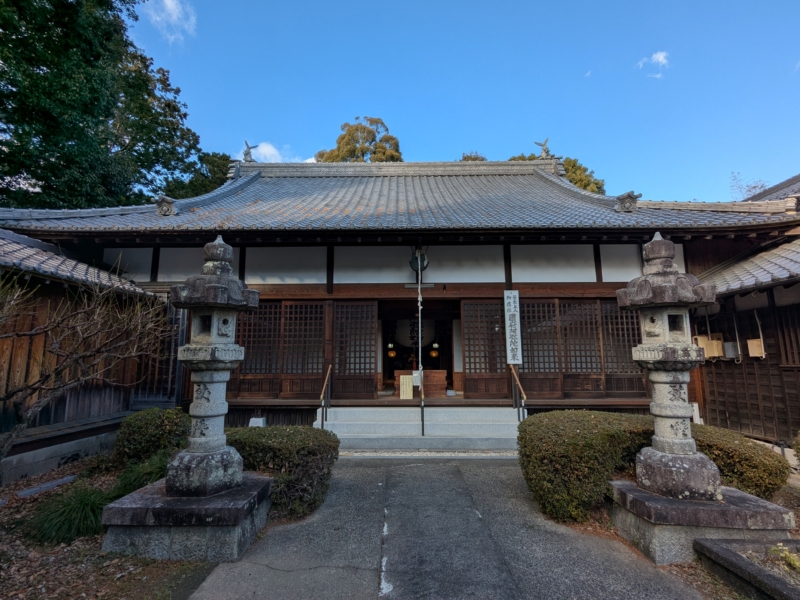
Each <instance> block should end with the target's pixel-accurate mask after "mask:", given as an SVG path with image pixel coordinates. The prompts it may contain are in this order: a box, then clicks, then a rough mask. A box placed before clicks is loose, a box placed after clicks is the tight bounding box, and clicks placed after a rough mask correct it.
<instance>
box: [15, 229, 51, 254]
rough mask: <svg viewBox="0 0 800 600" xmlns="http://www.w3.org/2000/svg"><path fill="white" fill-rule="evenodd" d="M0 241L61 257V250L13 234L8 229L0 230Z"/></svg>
mask: <svg viewBox="0 0 800 600" xmlns="http://www.w3.org/2000/svg"><path fill="white" fill-rule="evenodd" d="M0 240H8V241H9V242H17V243H18V244H23V245H25V246H30V247H31V248H38V249H39V250H45V251H47V252H52V253H53V254H59V255H63V252H62V251H61V248H59V247H58V246H56V245H54V244H48V243H47V242H43V241H41V240H37V239H36V238H32V237H28V236H27V235H23V234H21V233H15V232H13V231H9V230H8V229H0Z"/></svg>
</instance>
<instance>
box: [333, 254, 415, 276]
mask: <svg viewBox="0 0 800 600" xmlns="http://www.w3.org/2000/svg"><path fill="white" fill-rule="evenodd" d="M409 260H411V248H410V247H409V246H337V247H336V248H335V249H334V254H333V282H334V283H414V282H415V281H416V278H415V276H414V271H412V270H411V267H410V266H409V264H408V261H409ZM427 273H428V271H425V275H427ZM423 277H424V276H423ZM423 281H427V278H423Z"/></svg>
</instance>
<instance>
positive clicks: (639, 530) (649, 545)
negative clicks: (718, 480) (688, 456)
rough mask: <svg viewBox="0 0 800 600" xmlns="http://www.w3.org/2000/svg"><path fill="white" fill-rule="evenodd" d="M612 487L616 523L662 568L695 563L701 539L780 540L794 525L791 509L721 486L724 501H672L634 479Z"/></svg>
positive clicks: (630, 540)
mask: <svg viewBox="0 0 800 600" xmlns="http://www.w3.org/2000/svg"><path fill="white" fill-rule="evenodd" d="M701 456H702V455H701ZM611 486H612V488H613V490H614V507H613V509H612V519H613V521H614V525H616V526H617V529H618V530H619V532H620V534H621V535H622V537H624V538H625V539H626V540H628V541H629V542H631V543H632V544H633V545H634V546H636V547H637V548H639V550H641V551H642V553H643V554H644V555H645V556H647V557H648V558H650V560H652V561H653V562H655V563H656V564H657V565H666V564H671V563H683V562H691V561H692V560H693V559H694V556H695V552H694V549H693V547H692V545H693V542H694V540H695V539H696V538H714V539H743V540H770V541H781V540H787V539H789V538H790V536H789V530H790V529H794V526H795V522H794V515H793V514H792V513H791V511H789V510H787V509H785V508H783V507H781V506H777V505H775V504H772V503H771V502H767V501H766V500H762V499H761V498H756V497H755V496H751V495H750V494H745V493H744V492H741V491H739V490H736V489H733V488H728V487H723V488H722V490H721V495H722V501H721V502H708V501H704V500H680V499H677V498H667V497H665V496H660V495H658V494H653V493H652V492H648V491H647V490H643V489H641V488H640V487H638V486H637V485H636V484H635V483H633V482H632V481H613V482H611Z"/></svg>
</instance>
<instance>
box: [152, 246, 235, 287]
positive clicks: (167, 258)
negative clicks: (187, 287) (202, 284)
mask: <svg viewBox="0 0 800 600" xmlns="http://www.w3.org/2000/svg"><path fill="white" fill-rule="evenodd" d="M203 256H204V254H203V248H202V247H200V248H162V249H161V255H160V256H159V259H158V281H185V280H186V278H187V277H190V276H192V275H200V270H201V269H202V268H203V263H204V262H205V260H204V258H203ZM232 266H233V274H234V276H236V277H238V276H239V249H238V248H234V249H233V264H232Z"/></svg>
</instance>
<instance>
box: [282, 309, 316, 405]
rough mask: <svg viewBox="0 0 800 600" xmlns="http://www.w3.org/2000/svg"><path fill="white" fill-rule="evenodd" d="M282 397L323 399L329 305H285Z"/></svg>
mask: <svg viewBox="0 0 800 600" xmlns="http://www.w3.org/2000/svg"><path fill="white" fill-rule="evenodd" d="M281 342H282V348H281V392H280V395H281V398H305V399H316V400H318V399H319V395H320V393H321V392H322V382H323V379H324V377H325V372H324V353H325V303H324V302H295V301H285V302H284V303H283V321H282V331H281Z"/></svg>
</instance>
